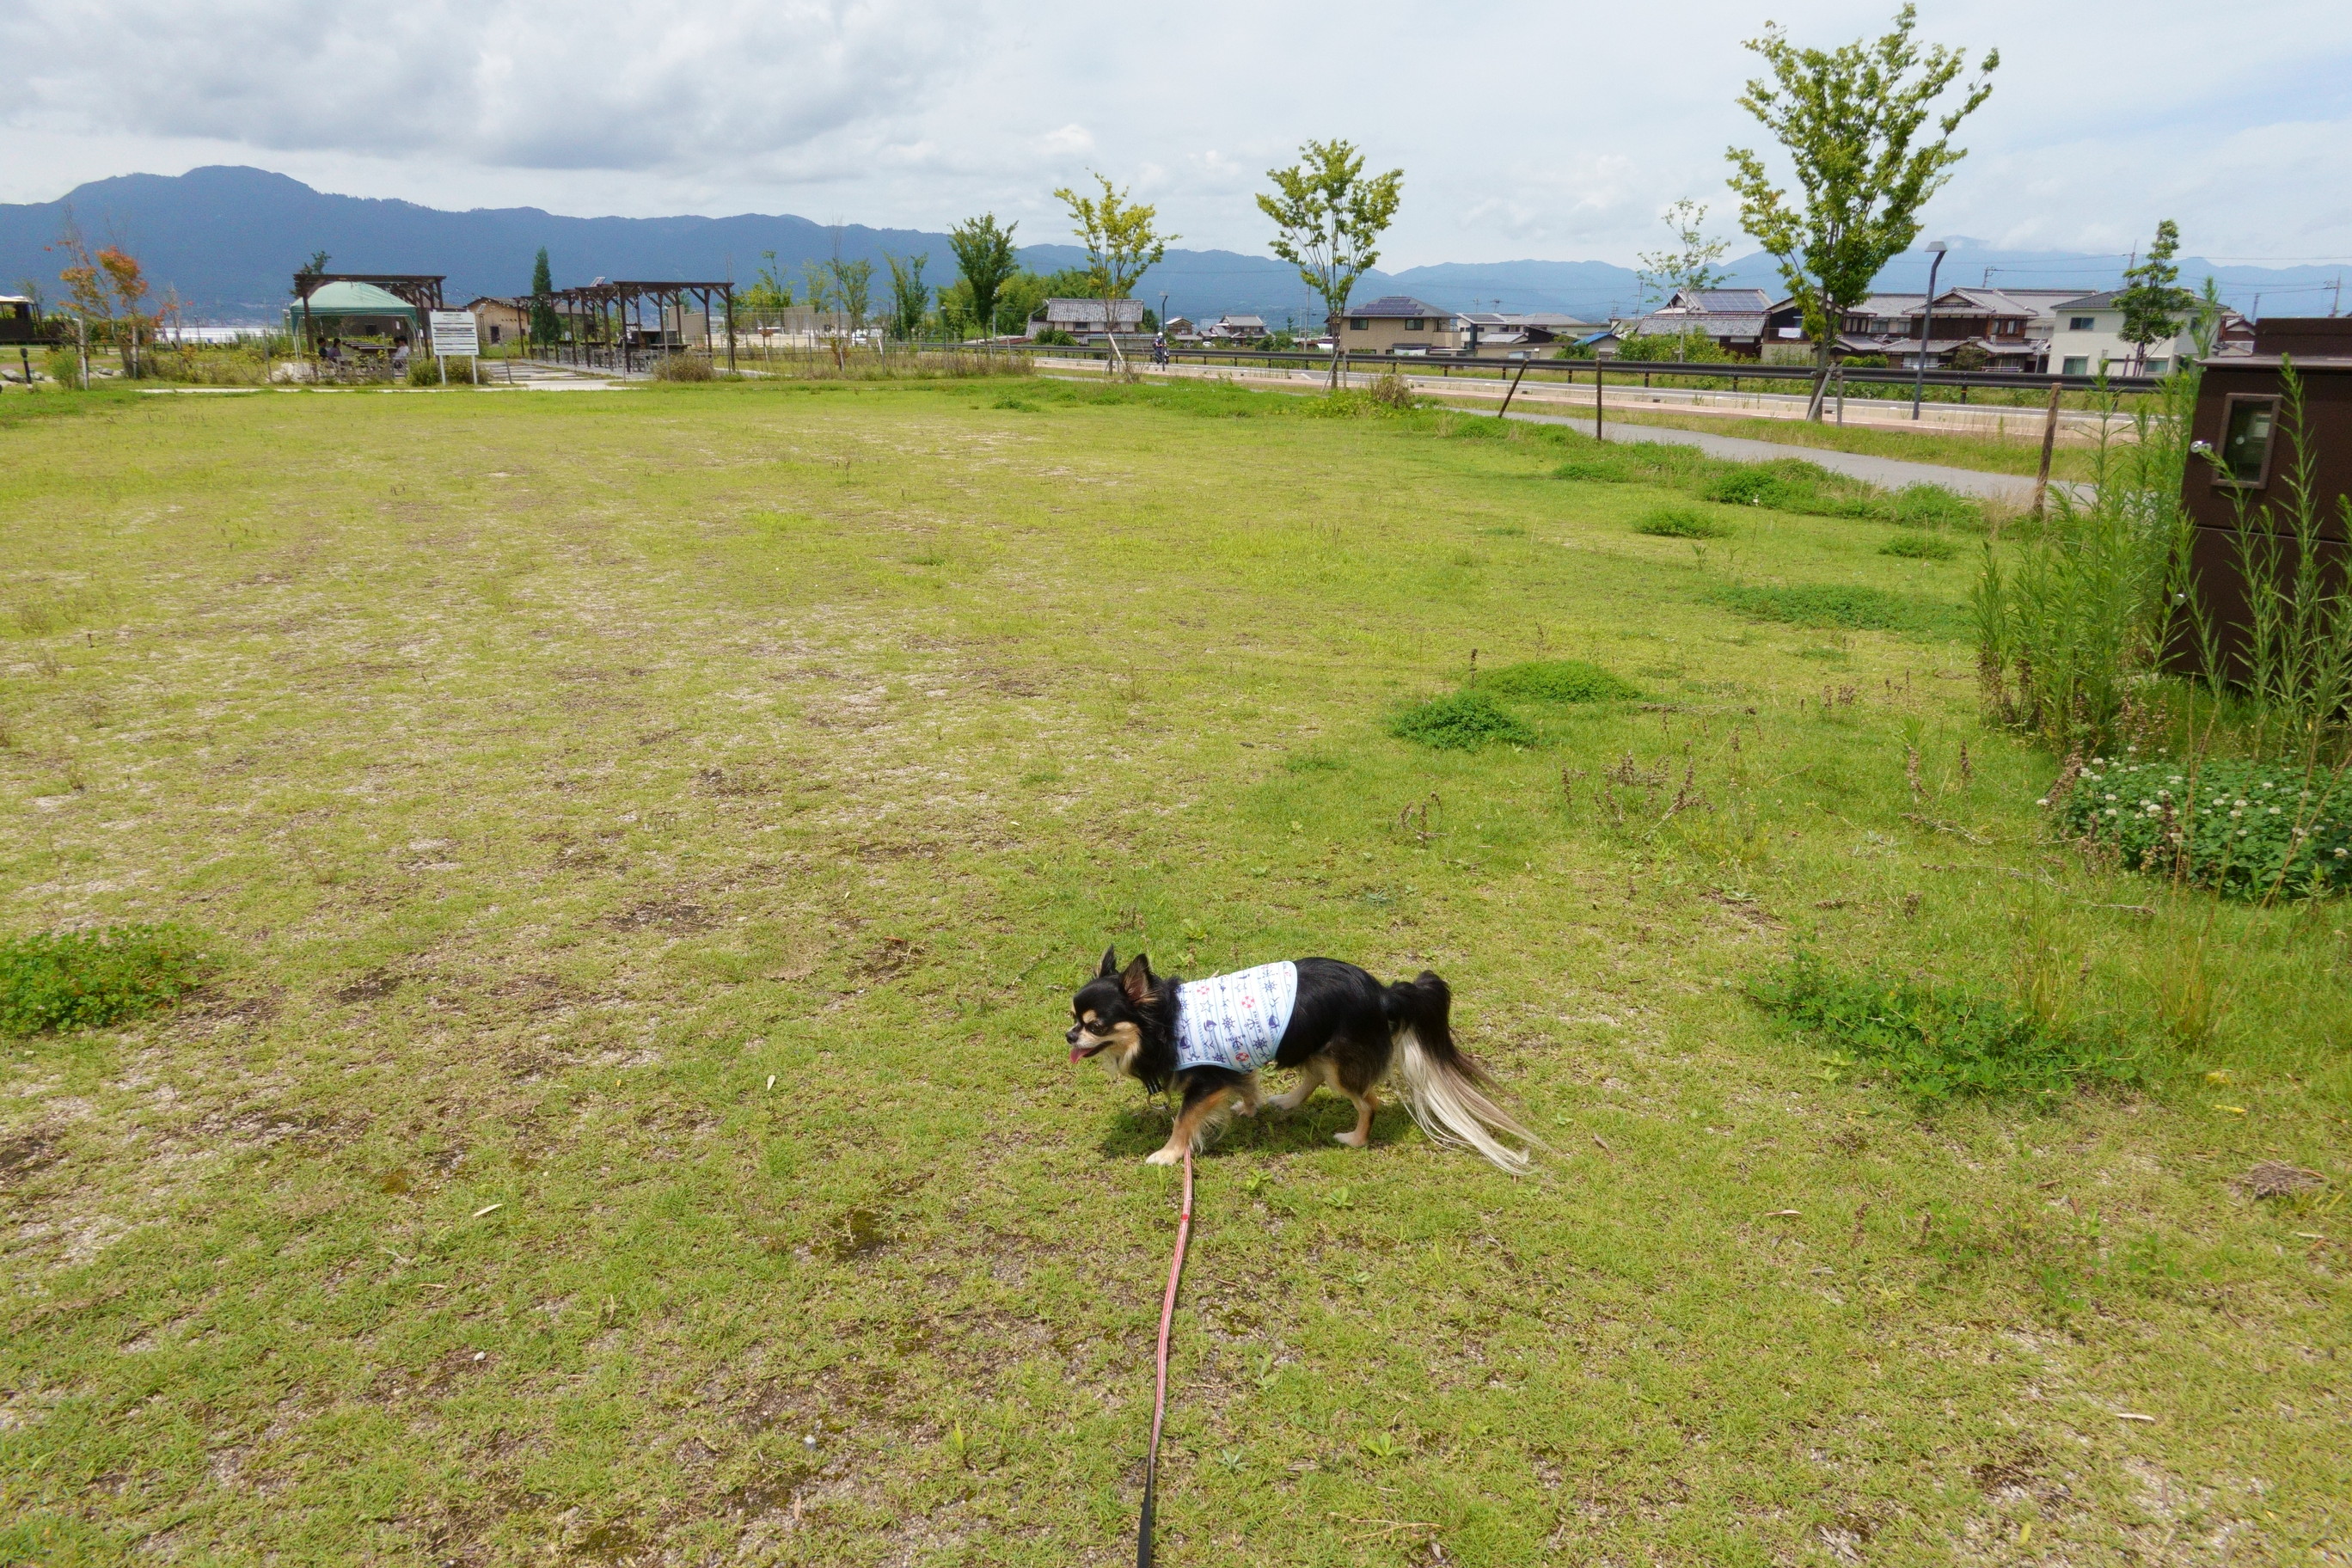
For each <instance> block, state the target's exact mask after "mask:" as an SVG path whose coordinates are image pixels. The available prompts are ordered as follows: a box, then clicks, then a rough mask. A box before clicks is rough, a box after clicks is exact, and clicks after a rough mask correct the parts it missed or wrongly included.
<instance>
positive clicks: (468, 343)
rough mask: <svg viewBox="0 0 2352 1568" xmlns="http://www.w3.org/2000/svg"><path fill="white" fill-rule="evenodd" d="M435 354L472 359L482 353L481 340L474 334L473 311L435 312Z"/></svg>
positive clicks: (432, 316)
mask: <svg viewBox="0 0 2352 1568" xmlns="http://www.w3.org/2000/svg"><path fill="white" fill-rule="evenodd" d="M427 313H428V314H429V315H430V317H431V318H432V321H431V326H432V330H433V352H434V353H436V354H456V355H457V356H458V357H459V358H461V359H471V358H473V357H474V356H475V355H477V354H478V353H481V352H482V344H481V340H480V339H479V338H478V337H477V336H476V335H475V333H474V313H473V312H472V311H471V310H433V311H429V312H427Z"/></svg>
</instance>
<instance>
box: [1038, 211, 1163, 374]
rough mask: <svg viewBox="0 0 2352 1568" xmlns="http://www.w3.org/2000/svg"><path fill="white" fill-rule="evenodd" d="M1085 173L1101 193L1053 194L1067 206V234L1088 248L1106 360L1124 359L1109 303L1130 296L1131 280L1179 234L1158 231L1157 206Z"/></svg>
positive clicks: (1137, 277)
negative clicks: (1099, 304) (1108, 357)
mask: <svg viewBox="0 0 2352 1568" xmlns="http://www.w3.org/2000/svg"><path fill="white" fill-rule="evenodd" d="M1087 173H1089V174H1094V178H1095V183H1096V184H1098V185H1100V186H1101V187H1102V194H1101V195H1096V196H1089V195H1081V194H1080V193H1079V192H1077V191H1074V190H1072V189H1071V188H1070V187H1069V186H1067V185H1065V186H1063V187H1062V188H1061V189H1060V190H1057V191H1055V193H1054V195H1055V196H1056V197H1057V198H1059V199H1060V201H1061V203H1062V205H1064V206H1066V207H1068V208H1069V209H1070V232H1071V233H1073V234H1075V235H1076V236H1077V237H1078V241H1079V243H1080V244H1082V245H1084V246H1085V247H1087V278H1088V279H1089V280H1090V281H1091V282H1092V283H1093V285H1094V289H1095V293H1096V294H1097V297H1099V298H1100V299H1101V300H1102V302H1103V329H1104V331H1105V333H1106V335H1107V336H1108V339H1109V342H1110V352H1111V358H1112V359H1114V360H1123V359H1124V358H1125V356H1124V355H1122V354H1121V353H1119V352H1118V332H1116V331H1112V330H1111V329H1112V328H1113V327H1115V326H1116V325H1117V323H1116V322H1115V321H1113V320H1112V319H1111V314H1110V311H1111V305H1110V302H1111V301H1112V300H1124V299H1127V298H1129V295H1130V294H1131V293H1132V292H1133V290H1134V288H1135V280H1136V279H1139V278H1140V277H1142V276H1143V274H1144V272H1145V270H1146V269H1148V268H1150V267H1152V266H1153V265H1154V264H1156V263H1157V262H1158V261H1159V260H1160V258H1161V257H1163V256H1165V255H1167V254H1168V242H1169V241H1170V240H1171V239H1176V238H1179V236H1177V235H1172V234H1161V233H1160V230H1159V228H1158V226H1157V225H1158V219H1159V216H1160V210H1159V209H1158V208H1157V207H1154V206H1150V205H1146V204H1143V203H1139V202H1131V201H1129V200H1128V196H1127V193H1126V192H1125V191H1123V190H1121V189H1119V188H1118V186H1116V185H1114V184H1111V183H1110V176H1109V175H1108V174H1095V172H1094V171H1093V170H1088V171H1087Z"/></svg>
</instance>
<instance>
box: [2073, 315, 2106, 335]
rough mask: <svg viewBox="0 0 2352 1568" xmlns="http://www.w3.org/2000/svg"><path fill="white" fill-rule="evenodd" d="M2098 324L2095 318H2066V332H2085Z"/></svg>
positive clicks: (2097, 319)
mask: <svg viewBox="0 0 2352 1568" xmlns="http://www.w3.org/2000/svg"><path fill="white" fill-rule="evenodd" d="M2098 324H2099V318H2098V317H2096V316H2069V317H2067V318H2066V330H2067V331H2070V332H2087V331H2091V330H2092V329H2093V328H2095V327H2096V326H2097V325H2098Z"/></svg>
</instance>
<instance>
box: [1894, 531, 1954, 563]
mask: <svg viewBox="0 0 2352 1568" xmlns="http://www.w3.org/2000/svg"><path fill="white" fill-rule="evenodd" d="M1878 552H1879V553H1880V554H1881V555H1894V556H1898V557H1900V558H1901V559H1903V560H1906V561H1949V560H1950V559H1951V558H1952V557H1953V556H1955V555H1958V553H1959V552H1960V547H1959V546H1958V544H1956V543H1954V542H1952V541H1951V540H1949V539H1947V538H1946V537H1944V535H1942V534H1940V533H1898V534H1896V535H1895V537H1894V538H1892V539H1890V540H1888V541H1887V542H1885V543H1884V544H1882V545H1880V546H1879V547H1878Z"/></svg>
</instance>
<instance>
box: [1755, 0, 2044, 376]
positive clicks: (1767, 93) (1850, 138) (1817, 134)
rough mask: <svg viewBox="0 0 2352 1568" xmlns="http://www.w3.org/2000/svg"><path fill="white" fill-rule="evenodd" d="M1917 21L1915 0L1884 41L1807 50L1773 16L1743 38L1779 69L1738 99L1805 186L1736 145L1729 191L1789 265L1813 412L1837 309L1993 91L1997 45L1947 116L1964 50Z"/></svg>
mask: <svg viewBox="0 0 2352 1568" xmlns="http://www.w3.org/2000/svg"><path fill="white" fill-rule="evenodd" d="M1917 25H1918V7H1917V6H1916V5H1905V6H1904V7H1903V9H1902V10H1901V11H1899V12H1897V13H1896V14H1895V27H1894V30H1893V31H1892V32H1889V33H1888V34H1886V35H1885V37H1881V38H1880V39H1878V40H1877V42H1875V43H1863V42H1859V41H1858V42H1855V43H1851V44H1846V45H1843V46H1842V47H1838V48H1835V49H1814V48H1800V47H1797V46H1796V45H1795V44H1792V43H1790V41H1789V36H1788V34H1787V33H1785V32H1783V31H1782V30H1781V29H1780V27H1779V26H1777V25H1773V24H1767V25H1766V26H1765V29H1764V34H1763V36H1762V37H1758V38H1751V39H1749V40H1748V47H1749V48H1751V49H1753V50H1755V51H1756V53H1757V54H1759V55H1760V56H1762V57H1763V59H1764V63H1765V65H1766V66H1767V67H1768V68H1769V71H1770V76H1769V79H1765V78H1758V79H1754V80H1751V81H1749V82H1748V90H1747V91H1746V92H1745V93H1743V94H1741V96H1740V98H1739V106H1740V107H1741V108H1743V109H1745V110H1748V112H1749V113H1750V114H1753V115H1754V116H1755V117H1756V118H1757V120H1758V121H1760V122H1761V123H1762V124H1763V126H1764V128H1765V129H1766V130H1767V131H1769V132H1771V133H1772V135H1773V137H1774V139H1775V140H1777V141H1778V142H1780V145H1781V147H1782V148H1783V149H1785V150H1786V152H1787V153H1788V156H1789V162H1790V164H1791V165H1792V166H1793V169H1794V172H1795V175H1796V183H1797V184H1798V185H1799V186H1800V187H1801V191H1802V196H1801V199H1798V200H1792V199H1791V198H1790V195H1789V194H1788V193H1787V192H1786V191H1784V190H1782V189H1781V187H1780V185H1778V184H1774V183H1773V179H1772V176H1771V174H1769V172H1768V171H1767V170H1766V168H1765V166H1764V160H1763V159H1762V158H1761V157H1759V156H1758V155H1757V154H1756V153H1754V152H1752V151H1749V150H1748V149H1746V148H1740V147H1734V148H1731V149H1730V150H1729V152H1728V156H1729V157H1730V160H1731V166H1732V177H1731V188H1732V190H1733V191H1735V192H1736V193H1738V196H1739V221H1740V223H1741V225H1742V226H1745V227H1746V228H1747V230H1748V233H1749V234H1752V235H1754V236H1755V237H1756V238H1757V241H1758V242H1759V244H1761V245H1762V246H1763V247H1764V248H1765V249H1766V250H1767V251H1769V252H1770V253H1771V256H1772V258H1773V259H1774V260H1775V261H1777V262H1779V263H1780V277H1781V279H1782V281H1783V282H1784V283H1786V284H1787V286H1788V289H1789V293H1790V296H1791V297H1792V298H1793V299H1794V300H1796V303H1797V307H1798V309H1799V310H1801V311H1803V313H1804V320H1805V330H1806V331H1808V332H1809V333H1811V336H1812V340H1813V345H1814V353H1815V363H1816V366H1817V373H1816V374H1815V376H1814V380H1813V396H1812V404H1811V407H1810V408H1809V409H1808V410H1807V416H1808V417H1809V418H1812V419H1819V418H1820V417H1821V416H1822V392H1823V390H1824V389H1825V388H1826V387H1827V386H1828V384H1829V372H1830V359H1831V353H1832V348H1833V347H1834V344H1835V340H1836V335H1837V329H1838V323H1839V321H1840V319H1841V318H1842V317H1843V315H1844V313H1845V311H1846V310H1847V309H1848V308H1850V307H1851V306H1853V305H1855V304H1857V303H1859V302H1860V301H1861V300H1864V299H1865V298H1866V297H1868V295H1869V292H1870V286H1871V284H1872V282H1873V281H1874V280H1875V279H1876V278H1877V276H1878V273H1879V270H1880V268H1884V267H1885V265H1886V263H1887V262H1888V261H1890V260H1892V259H1893V258H1895V257H1896V256H1899V255H1901V254H1902V253H1903V252H1904V250H1906V248H1908V247H1909V246H1910V244H1911V242H1912V241H1913V240H1914V239H1916V238H1917V237H1918V236H1919V217H1918V213H1919V209H1920V208H1921V207H1922V206H1924V205H1926V204H1927V198H1928V197H1930V196H1932V195H1935V194H1936V192H1937V191H1938V190H1940V189H1942V188H1943V185H1944V184H1945V182H1946V181H1948V180H1949V179H1950V178H1951V171H1952V165H1953V164H1955V163H1958V162H1959V161H1960V159H1961V158H1963V157H1965V156H1966V155H1967V154H1966V153H1965V152H1964V151H1963V150H1962V149H1960V148H1958V147H1955V146H1953V145H1952V133H1953V132H1956V131H1958V129H1959V127H1960V121H1963V120H1966V119H1967V118H1968V117H1969V115H1970V114H1972V113H1974V112H1975V111H1976V110H1977V109H1978V107H1979V105H1981V104H1982V103H1983V102H1984V100H1986V98H1987V97H1989V96H1990V94H1991V92H1992V83H1991V80H1990V78H1991V75H1992V72H1993V71H1994V69H1995V68H1998V67H1999V66H2000V51H1999V50H1997V49H1995V50H1990V51H1988V52H1987V53H1986V55H1985V57H1984V59H1983V61H1982V62H1981V63H1980V64H1979V66H1978V68H1977V72H1978V74H1977V79H1976V80H1975V81H1974V82H1972V83H1970V84H1969V87H1968V88H1967V89H1966V90H1965V91H1964V92H1963V93H1962V94H1961V96H1960V98H1959V100H1958V102H1957V104H1955V105H1954V106H1953V107H1951V108H1949V109H1947V110H1945V111H1944V112H1943V113H1942V114H1940V115H1938V114H1937V112H1936V104H1937V100H1939V99H1941V98H1942V97H1943V95H1944V91H1945V89H1947V88H1948V87H1950V86H1951V85H1952V83H1953V82H1954V81H1955V80H1957V79H1958V77H1959V76H1960V73H1961V72H1962V71H1963V70H1964V69H1966V61H1965V58H1964V53H1963V51H1962V50H1959V49H1957V48H1948V47H1945V46H1943V45H1940V44H1938V45H1933V46H1929V47H1925V48H1923V47H1920V46H1919V45H1918V44H1917V43H1916V42H1915V41H1914V40H1913V38H1912V36H1911V35H1912V32H1913V30H1914V29H1915V28H1916V26H1917Z"/></svg>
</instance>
